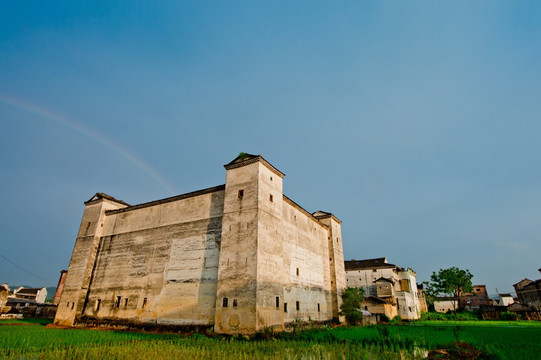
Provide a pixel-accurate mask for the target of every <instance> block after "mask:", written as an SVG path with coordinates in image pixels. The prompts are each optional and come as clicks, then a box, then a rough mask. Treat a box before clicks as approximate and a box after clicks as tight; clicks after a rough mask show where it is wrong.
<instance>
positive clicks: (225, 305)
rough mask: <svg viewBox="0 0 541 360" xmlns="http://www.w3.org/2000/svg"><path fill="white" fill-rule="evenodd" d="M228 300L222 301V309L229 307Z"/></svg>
mask: <svg viewBox="0 0 541 360" xmlns="http://www.w3.org/2000/svg"><path fill="white" fill-rule="evenodd" d="M228 300H229V299H228V298H223V299H222V307H227V302H228Z"/></svg>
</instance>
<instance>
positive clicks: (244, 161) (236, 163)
mask: <svg viewBox="0 0 541 360" xmlns="http://www.w3.org/2000/svg"><path fill="white" fill-rule="evenodd" d="M258 161H261V163H262V164H263V165H265V166H266V167H267V168H268V169H269V170H270V171H272V172H274V173H275V174H276V175H278V176H280V177H282V178H283V177H284V176H286V174H284V173H283V172H281V171H280V170H278V169H277V168H275V167H274V166H272V165H271V163H269V162H268V161H267V160H265V159H264V158H263V156H261V155H252V154H247V153H240V154H239V156H237V157H236V158H234V159H233V161H231V162H230V163H228V164H225V165H224V167H225V169H226V170H230V169H235V168H239V167H242V166H245V165H250V164H253V163H255V162H258Z"/></svg>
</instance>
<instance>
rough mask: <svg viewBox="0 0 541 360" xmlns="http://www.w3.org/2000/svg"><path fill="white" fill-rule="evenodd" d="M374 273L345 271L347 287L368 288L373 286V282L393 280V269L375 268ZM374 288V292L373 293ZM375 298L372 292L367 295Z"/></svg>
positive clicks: (372, 271) (369, 271) (368, 271)
mask: <svg viewBox="0 0 541 360" xmlns="http://www.w3.org/2000/svg"><path fill="white" fill-rule="evenodd" d="M375 270H376V271H374V270H373V269H367V270H347V271H346V283H347V286H349V287H364V288H366V287H370V286H372V285H374V281H376V280H377V279H379V278H381V277H383V278H386V279H395V277H396V271H395V270H394V268H380V269H378V268H376V269H375ZM375 289H376V288H375V287H374V291H375ZM367 295H373V296H377V294H376V293H375V292H374V293H373V294H367Z"/></svg>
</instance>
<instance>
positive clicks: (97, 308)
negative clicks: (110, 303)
mask: <svg viewBox="0 0 541 360" xmlns="http://www.w3.org/2000/svg"><path fill="white" fill-rule="evenodd" d="M100 305H101V299H98V300H96V311H98V310H99V309H100Z"/></svg>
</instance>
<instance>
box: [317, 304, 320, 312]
mask: <svg viewBox="0 0 541 360" xmlns="http://www.w3.org/2000/svg"><path fill="white" fill-rule="evenodd" d="M320 311H321V308H320V307H319V304H317V312H320Z"/></svg>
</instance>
